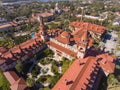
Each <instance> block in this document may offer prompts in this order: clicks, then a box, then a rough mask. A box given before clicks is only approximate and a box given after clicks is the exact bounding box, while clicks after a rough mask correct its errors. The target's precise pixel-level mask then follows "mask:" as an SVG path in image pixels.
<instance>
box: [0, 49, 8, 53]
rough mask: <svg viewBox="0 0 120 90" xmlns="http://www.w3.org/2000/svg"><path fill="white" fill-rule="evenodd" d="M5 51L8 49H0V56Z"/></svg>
mask: <svg viewBox="0 0 120 90" xmlns="http://www.w3.org/2000/svg"><path fill="white" fill-rule="evenodd" d="M7 51H8V49H7V48H6V47H0V55H1V54H3V53H5V52H7Z"/></svg>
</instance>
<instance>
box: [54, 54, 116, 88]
mask: <svg viewBox="0 0 120 90" xmlns="http://www.w3.org/2000/svg"><path fill="white" fill-rule="evenodd" d="M103 55H106V54H102V58H104V59H106V61H107V62H109V64H108V63H107V64H106V65H104V67H103V66H101V64H99V63H101V61H100V58H98V57H100V56H101V55H98V56H97V57H93V56H89V57H87V58H84V59H77V60H75V61H74V62H73V64H72V65H71V66H70V68H69V69H68V70H67V71H66V72H65V74H64V75H63V76H62V77H61V78H60V80H59V81H58V82H57V83H56V85H55V86H54V87H53V88H52V90H92V89H93V90H97V88H98V85H99V82H100V78H101V77H102V70H103V71H106V70H107V71H110V72H108V73H113V72H114V67H115V66H112V65H111V64H115V63H114V62H112V61H114V60H115V59H114V58H111V60H112V61H111V60H110V58H107V57H104V56H103ZM108 57H109V55H108ZM108 65H109V66H108ZM104 68H105V69H104ZM101 69H102V70H101ZM105 74H106V73H105Z"/></svg>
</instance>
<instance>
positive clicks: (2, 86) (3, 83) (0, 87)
mask: <svg viewBox="0 0 120 90" xmlns="http://www.w3.org/2000/svg"><path fill="white" fill-rule="evenodd" d="M0 90H10V84H9V82H8V81H7V79H6V78H5V76H4V75H3V72H2V71H0Z"/></svg>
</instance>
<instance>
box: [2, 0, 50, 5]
mask: <svg viewBox="0 0 120 90" xmlns="http://www.w3.org/2000/svg"><path fill="white" fill-rule="evenodd" d="M34 1H37V2H40V1H42V2H48V1H50V0H28V1H27V0H26V1H23V0H21V1H16V2H5V3H2V4H3V5H13V4H22V3H29V2H34Z"/></svg>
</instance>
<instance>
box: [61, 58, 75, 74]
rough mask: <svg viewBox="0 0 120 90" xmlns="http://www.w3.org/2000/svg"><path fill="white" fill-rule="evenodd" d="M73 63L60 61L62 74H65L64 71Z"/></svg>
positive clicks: (64, 60) (65, 60) (66, 60)
mask: <svg viewBox="0 0 120 90" xmlns="http://www.w3.org/2000/svg"><path fill="white" fill-rule="evenodd" d="M72 63H73V61H70V60H68V59H63V61H62V74H64V73H65V72H66V70H67V69H68V68H69V67H70V66H71V64H72Z"/></svg>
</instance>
